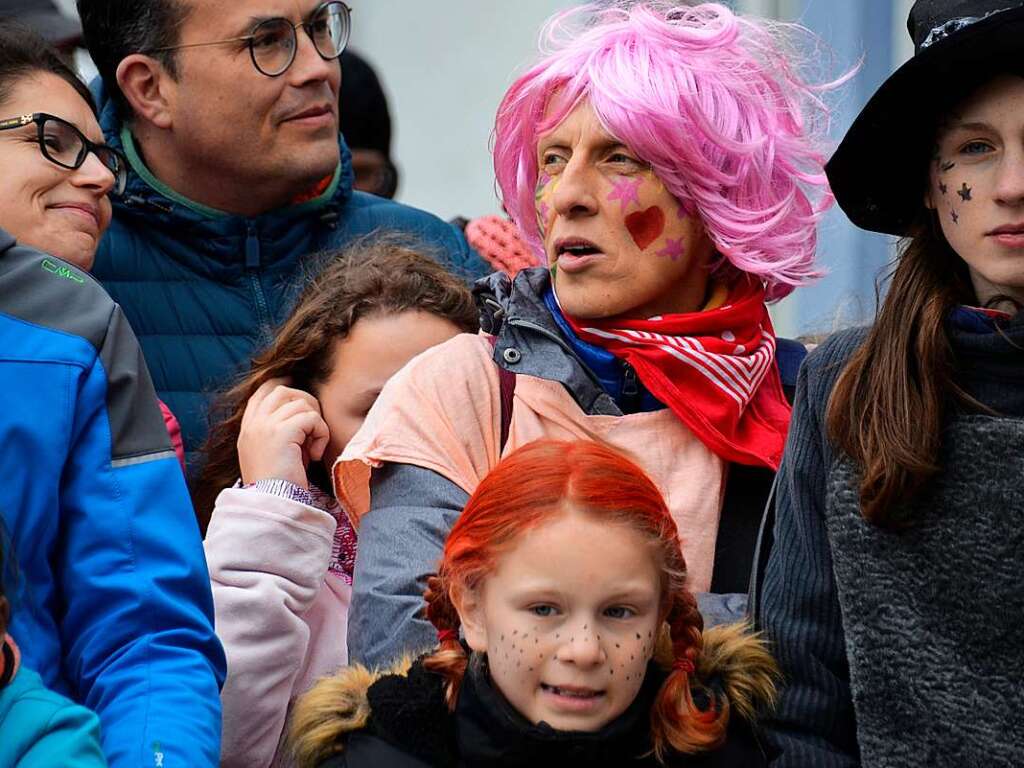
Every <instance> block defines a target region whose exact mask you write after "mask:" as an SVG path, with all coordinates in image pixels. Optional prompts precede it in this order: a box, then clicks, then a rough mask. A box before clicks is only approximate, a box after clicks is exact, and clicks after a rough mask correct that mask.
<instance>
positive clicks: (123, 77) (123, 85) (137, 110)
mask: <svg viewBox="0 0 1024 768" xmlns="http://www.w3.org/2000/svg"><path fill="white" fill-rule="evenodd" d="M117 85H118V87H119V88H120V89H121V93H123V94H124V97H125V100H126V101H127V102H128V104H129V105H130V106H131V108H132V112H133V113H134V114H135V116H136V117H137V118H140V119H142V120H145V121H146V122H147V123H152V124H153V125H154V126H156V127H157V128H163V129H167V128H170V127H171V124H172V122H173V121H172V115H173V110H172V107H173V106H174V96H175V94H176V86H177V83H175V81H174V78H173V77H171V75H170V73H168V71H167V70H166V69H165V68H164V66H163V65H162V64H161V63H160V62H159V61H157V60H156V59H154V58H152V57H150V56H145V55H143V54H141V53H133V54H131V55H130V56H125V57H124V59H122V60H121V63H120V64H118V65H117Z"/></svg>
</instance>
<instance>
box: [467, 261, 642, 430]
mask: <svg viewBox="0 0 1024 768" xmlns="http://www.w3.org/2000/svg"><path fill="white" fill-rule="evenodd" d="M550 286H551V275H550V273H549V272H548V270H546V269H545V268H543V267H534V268H531V269H524V270H521V271H520V272H519V273H518V274H516V276H515V279H512V280H510V279H509V277H508V275H505V274H504V273H501V272H496V273H495V274H493V275H489V276H488V277H485V278H482V279H480V280H478V281H477V283H476V285H475V286H474V288H473V293H474V295H475V296H476V300H477V304H478V306H479V307H480V325H481V329H482V330H483V331H484V332H485V333H490V334H493V335H494V336H496V337H497V341H496V343H495V346H494V362H495V364H497V365H499V366H501V367H502V368H504V369H506V370H508V371H511V372H512V373H516V374H525V375H527V376H535V377H537V378H540V379H546V380H548V381H556V382H558V383H560V384H562V385H564V386H565V388H566V389H567V390H568V391H569V393H570V394H571V395H572V396H573V398H574V399H575V400H576V402H577V403H578V404H579V406H580V408H581V409H582V410H583V412H584V413H587V414H590V415H602V416H621V415H622V410H621V409H620V408H619V406H618V405H616V403H615V400H614V399H613V398H612V396H611V395H609V394H608V393H607V392H605V390H604V389H603V388H602V386H601V382H600V380H599V379H598V377H597V376H596V375H595V374H594V373H593V371H591V370H590V369H589V368H587V366H586V365H585V364H584V363H583V362H582V360H580V358H579V356H578V355H577V354H576V353H575V352H574V350H573V349H572V346H571V344H570V343H569V341H567V340H566V338H565V336H564V335H563V334H562V331H561V329H560V328H559V326H558V322H557V321H556V320H555V318H554V317H553V316H552V314H551V311H550V310H549V309H548V307H547V306H546V304H545V303H544V293H545V292H546V291H547V290H548V289H549V288H550Z"/></svg>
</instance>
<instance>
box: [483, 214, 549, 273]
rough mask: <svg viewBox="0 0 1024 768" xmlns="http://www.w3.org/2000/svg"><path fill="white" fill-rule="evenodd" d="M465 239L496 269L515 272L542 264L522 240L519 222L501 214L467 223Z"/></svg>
mask: <svg viewBox="0 0 1024 768" xmlns="http://www.w3.org/2000/svg"><path fill="white" fill-rule="evenodd" d="M466 241H467V242H468V243H469V244H470V246H472V247H473V249H474V250H475V251H476V252H477V253H479V254H480V258H482V259H484V260H485V261H486V262H487V263H488V264H490V265H491V266H492V267H494V269H495V270H501V271H502V272H506V273H507V274H509V275H515V273H516V272H518V271H519V270H520V269H525V268H526V267H539V266H542V265H541V262H540V259H538V258H537V257H536V256H534V255H533V254H532V253H531V252H530V251H529V249H528V248H527V247H526V245H525V244H524V243H523V241H522V240H520V239H519V230H518V229H516V225H515V224H513V223H512V222H511V221H509V220H508V219H504V218H502V217H501V216H481V217H480V218H478V219H473V220H472V221H471V222H469V224H467V225H466Z"/></svg>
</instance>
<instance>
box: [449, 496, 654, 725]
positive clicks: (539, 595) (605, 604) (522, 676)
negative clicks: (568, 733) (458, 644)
mask: <svg viewBox="0 0 1024 768" xmlns="http://www.w3.org/2000/svg"><path fill="white" fill-rule="evenodd" d="M661 589H662V579H661V574H660V569H659V567H658V563H657V562H655V560H654V559H652V557H651V548H650V544H649V542H646V541H645V540H644V539H643V538H642V537H641V535H640V534H638V533H637V532H636V531H635V530H633V529H632V528H628V527H625V526H622V525H609V524H608V522H607V521H601V520H595V519H593V518H592V517H591V516H589V515H587V514H584V513H581V512H579V511H576V510H570V511H568V512H565V513H563V514H561V515H558V516H556V517H554V518H553V519H552V520H551V521H550V522H547V523H545V524H543V525H541V526H540V527H538V528H536V529H533V530H531V531H529V532H528V533H525V534H523V535H522V536H520V537H519V538H518V539H517V540H516V542H515V545H514V546H513V547H512V548H511V549H510V550H509V551H507V552H506V553H505V554H504V555H503V556H502V557H501V558H500V559H499V561H498V564H497V568H496V569H495V570H494V571H493V572H492V573H490V574H489V575H488V576H486V577H485V578H484V580H483V583H482V584H481V585H480V587H479V588H478V589H477V591H476V596H475V598H474V599H473V600H472V601H471V603H472V604H473V607H472V608H471V609H470V610H468V611H467V614H471V615H465V616H463V626H464V627H466V638H467V640H468V641H469V642H470V644H471V645H472V646H473V648H474V650H477V651H482V652H485V653H486V654H487V661H488V666H489V668H490V673H491V679H492V680H493V681H494V684H495V685H497V686H498V689H499V690H500V691H501V692H502V693H503V694H504V696H505V698H506V699H508V701H509V703H511V704H512V706H513V707H515V708H516V709H517V710H518V711H519V712H520V713H521V714H522V715H523V716H524V717H526V718H527V719H529V720H530V721H531V722H533V723H539V722H540V721H542V720H543V721H544V722H546V723H548V724H549V725H551V726H552V727H553V728H557V729H560V730H577V731H595V730H598V729H600V728H602V727H603V726H605V725H607V724H608V723H609V722H610V721H611V720H613V719H614V718H616V717H618V716H619V715H620V714H622V712H624V711H625V710H626V708H627V707H628V706H629V705H630V704H631V703H632V702H633V699H634V698H636V695H637V693H638V691H639V690H640V686H641V684H642V683H643V680H644V676H645V674H646V670H647V663H648V662H649V661H650V659H651V656H652V654H653V649H654V641H653V638H654V637H655V636H656V632H657V629H658V628H659V626H660V624H661V621H660V620H661V616H660V615H659V608H660V600H661ZM474 627H478V628H479V629H478V630H474V629H473V628H474ZM478 645H479V646H480V647H477V646H478Z"/></svg>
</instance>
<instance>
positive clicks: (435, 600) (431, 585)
mask: <svg viewBox="0 0 1024 768" xmlns="http://www.w3.org/2000/svg"><path fill="white" fill-rule="evenodd" d="M443 572H444V569H443V568H442V573H443ZM446 582H447V580H446V579H445V578H444V577H443V576H431V577H430V578H429V579H427V591H426V592H424V593H423V598H424V599H425V600H426V601H427V609H426V612H427V620H428V621H429V622H430V623H431V624H433V625H434V627H435V629H437V636H438V641H439V642H438V646H437V650H436V651H434V653H432V654H431V655H430V656H428V657H427V658H426V659H424V661H423V666H424V667H425V668H426V669H429V670H430V671H431V672H437V673H438V674H439V675H441V676H442V677H443V678H444V679H445V686H444V700H445V703H446V704H447V705H448V709H449V710H450V711H452V712H454V711H455V704H456V703H457V702H458V700H459V689H460V688H461V687H462V678H463V677H464V676H465V674H466V666H467V664H468V663H469V658H468V657H467V656H466V649H465V648H463V646H462V643H460V642H459V626H460V624H461V621H460V620H459V614H458V612H457V611H456V610H455V606H454V605H453V604H452V599H451V595H450V594H449V587H448V584H447V583H446Z"/></svg>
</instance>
